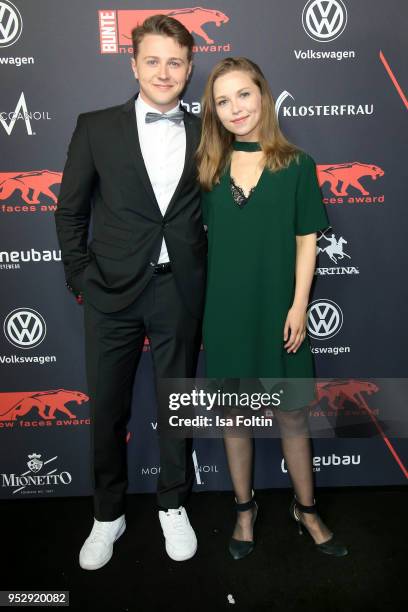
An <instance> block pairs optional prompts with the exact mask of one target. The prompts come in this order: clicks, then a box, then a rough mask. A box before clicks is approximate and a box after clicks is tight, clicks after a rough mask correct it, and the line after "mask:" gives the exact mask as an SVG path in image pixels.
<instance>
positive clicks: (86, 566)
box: [79, 523, 126, 570]
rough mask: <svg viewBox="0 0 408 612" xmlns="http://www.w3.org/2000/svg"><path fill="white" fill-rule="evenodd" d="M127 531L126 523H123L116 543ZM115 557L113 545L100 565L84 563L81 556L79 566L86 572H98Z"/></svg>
mask: <svg viewBox="0 0 408 612" xmlns="http://www.w3.org/2000/svg"><path fill="white" fill-rule="evenodd" d="M125 529H126V523H123V525H122V527H121V528H120V529H119V533H118V535H117V536H116V538H115V539H114V542H113V543H115V542H116V540H118V539H119V538H120V536H121V535H122V534H123V532H124V531H125ZM112 555H113V544H112V548H111V550H110V551H109V553H108V555H107V556H106V557H105V559H103V560H102V561H99V563H96V564H91V563H84V562H83V561H81V555H80V556H79V565H80V566H81V567H82V569H84V570H97V569H100V568H101V567H103V566H104V565H106V564H107V563H108V561H110V560H111V558H112Z"/></svg>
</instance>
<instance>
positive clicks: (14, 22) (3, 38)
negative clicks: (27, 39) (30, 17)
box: [0, 0, 23, 47]
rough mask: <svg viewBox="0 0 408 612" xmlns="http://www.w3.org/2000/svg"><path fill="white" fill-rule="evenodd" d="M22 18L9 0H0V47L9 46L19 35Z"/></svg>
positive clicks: (21, 27)
mask: <svg viewBox="0 0 408 612" xmlns="http://www.w3.org/2000/svg"><path fill="white" fill-rule="evenodd" d="M22 31H23V20H22V19H21V15H20V12H19V10H18V8H17V7H15V6H14V4H12V3H11V2H9V0H0V47H10V45H14V43H15V42H17V41H18V39H19V38H20V36H21V32H22Z"/></svg>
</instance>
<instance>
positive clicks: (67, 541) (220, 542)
mask: <svg viewBox="0 0 408 612" xmlns="http://www.w3.org/2000/svg"><path fill="white" fill-rule="evenodd" d="M257 499H258V503H259V517H258V519H259V522H258V521H257V526H256V527H257V528H256V532H255V535H256V548H255V551H254V552H253V553H252V554H251V555H250V556H248V557H247V558H246V559H242V560H240V561H234V560H232V559H231V558H230V557H229V553H228V551H227V542H228V538H229V536H230V533H231V529H232V525H233V521H234V513H233V510H232V494H231V493H196V494H193V495H192V497H191V500H190V503H189V506H188V511H189V517H190V521H191V523H192V525H193V526H194V528H195V530H196V533H197V537H198V542H199V548H198V552H197V554H196V555H195V557H194V558H193V559H191V560H190V561H186V562H181V563H180V562H179V563H177V562H174V561H171V559H169V558H168V557H167V555H166V553H165V550H164V545H163V540H162V534H161V529H160V524H159V522H158V517H157V514H156V510H155V505H154V504H155V496H154V495H129V496H128V511H127V530H126V532H125V533H124V535H123V536H122V537H121V538H120V539H119V540H118V542H117V543H116V544H115V547H114V555H113V557H112V559H111V561H110V562H109V563H108V564H107V565H106V566H105V567H103V568H102V569H100V570H97V571H91V572H90V571H84V570H82V569H81V568H80V567H79V565H78V552H79V550H80V548H81V546H82V543H83V540H84V539H85V538H86V537H87V535H88V534H89V531H90V529H91V527H92V522H93V519H92V505H91V500H90V498H59V499H36V500H27V501H26V500H19V501H3V502H2V504H1V509H2V513H1V515H2V521H1V524H2V546H1V549H0V550H1V557H2V564H1V565H2V570H1V574H0V575H1V576H2V581H1V582H2V584H1V587H0V590H11V589H19V590H41V589H43V590H57V589H61V590H66V591H69V592H70V602H71V603H70V608H71V609H76V610H79V609H81V610H86V609H87V608H92V609H95V610H112V611H120V610H132V611H133V610H137V611H143V612H144V611H150V610H168V611H172V610H177V611H180V612H182V611H184V610H188V611H194V610H197V611H198V610H200V611H201V610H208V611H210V612H216V611H217V610H226V609H229V610H279V611H284V612H286V611H292V610H293V611H295V610H296V611H299V612H308V611H312V610H313V611H320V610H322V611H324V612H332V611H339V612H340V611H341V612H345V611H354V610H362V611H365V610H367V611H368V610H370V611H372V612H375V611H377V610H378V611H381V612H385V611H388V610H390V611H392V612H395V611H399V610H406V609H407V604H408V595H407V586H408V585H407V577H406V575H407V562H406V555H407V543H408V538H407V526H406V519H407V510H408V507H407V489H406V488H404V487H381V488H339V489H336V490H335V489H319V490H318V491H317V499H318V503H319V509H320V514H321V516H322V517H323V518H324V519H325V521H326V523H327V524H328V525H329V526H330V527H331V529H332V530H334V531H335V533H336V535H337V536H338V538H339V539H341V540H342V541H344V542H345V543H347V544H348V546H349V549H350V553H349V555H348V556H347V557H343V558H332V557H328V556H327V555H323V554H321V553H319V552H318V551H317V550H315V549H314V544H313V541H312V540H311V538H310V537H309V536H308V535H303V536H299V535H298V532H297V527H296V525H295V524H294V523H293V521H291V520H290V518H289V513H288V506H289V503H290V491H289V490H284V489H282V490H280V489H278V490H267V491H258V492H257ZM228 595H232V598H233V601H235V604H234V603H229V601H228Z"/></svg>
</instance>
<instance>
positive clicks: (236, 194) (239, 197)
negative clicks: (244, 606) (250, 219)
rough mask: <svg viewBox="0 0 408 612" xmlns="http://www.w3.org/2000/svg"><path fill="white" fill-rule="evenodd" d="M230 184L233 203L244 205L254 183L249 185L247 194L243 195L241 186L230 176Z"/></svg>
mask: <svg viewBox="0 0 408 612" xmlns="http://www.w3.org/2000/svg"><path fill="white" fill-rule="evenodd" d="M230 185H231V193H232V197H233V199H234V202H235V204H237V206H239V208H242V207H243V206H245V204H246V203H247V202H248V200H249V198H250V197H251V195H252V194H253V192H254V189H255V187H256V185H255V186H254V187H251V189H250V191H249V194H248V195H245V192H244V190H243V189H242V187H240V186H239V185H237V184H236V182H235V181H234V179H233V178H232V176H230Z"/></svg>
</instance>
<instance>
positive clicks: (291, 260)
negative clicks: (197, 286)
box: [202, 143, 329, 409]
mask: <svg viewBox="0 0 408 612" xmlns="http://www.w3.org/2000/svg"><path fill="white" fill-rule="evenodd" d="M239 145H242V143H239ZM240 150H242V148H240ZM202 208H203V217H204V223H205V225H207V227H208V272H207V292H206V302H205V311H204V322H203V344H204V354H205V366H206V376H207V377H208V378H224V377H228V378H229V377H231V378H260V377H262V378H277V377H282V378H304V377H307V378H311V377H313V375H314V369H313V358H312V354H311V351H310V348H309V340H308V337H306V339H305V340H304V342H303V343H302V345H301V346H300V347H299V349H298V350H297V352H296V353H287V351H286V350H285V349H284V344H285V343H284V341H283V328H284V324H285V320H286V316H287V313H288V310H289V308H290V307H291V305H292V302H293V296H294V289H295V262H296V236H297V235H299V236H300V235H306V234H311V233H313V232H317V231H318V230H323V229H325V228H326V227H328V226H329V221H328V217H327V213H326V210H325V207H324V204H323V202H322V196H321V192H320V188H319V185H318V182H317V177H316V165H315V162H314V161H313V159H312V158H311V157H310V156H309V155H307V154H306V153H304V152H301V153H300V154H299V159H298V161H293V162H291V164H290V165H289V167H288V168H286V169H283V170H279V171H277V172H271V171H269V170H264V171H263V173H262V175H261V177H260V179H259V181H258V183H257V185H256V187H255V189H254V190H253V191H252V193H251V195H250V197H249V199H248V200H247V202H246V204H245V205H244V206H241V207H240V206H239V205H238V204H237V203H236V202H235V200H234V199H233V196H232V192H231V185H230V167H228V168H227V169H226V170H225V172H224V174H223V175H222V177H221V179H220V182H219V183H218V184H216V185H214V187H213V188H212V189H211V191H209V192H205V191H203V193H202ZM292 408H295V406H291V407H288V409H292Z"/></svg>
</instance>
